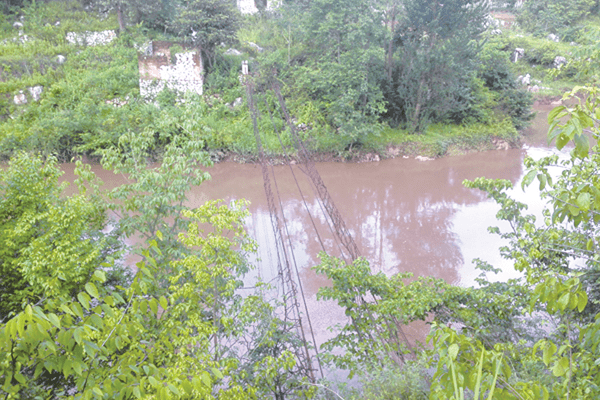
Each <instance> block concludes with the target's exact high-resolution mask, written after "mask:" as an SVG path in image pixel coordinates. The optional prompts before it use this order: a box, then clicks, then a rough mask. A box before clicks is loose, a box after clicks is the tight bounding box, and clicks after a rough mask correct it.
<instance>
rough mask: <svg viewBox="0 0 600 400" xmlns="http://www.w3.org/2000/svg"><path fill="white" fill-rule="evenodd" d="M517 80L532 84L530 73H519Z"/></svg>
mask: <svg viewBox="0 0 600 400" xmlns="http://www.w3.org/2000/svg"><path fill="white" fill-rule="evenodd" d="M517 82H519V83H520V84H521V85H524V86H529V85H531V76H530V75H529V74H527V75H525V76H523V75H519V76H518V77H517Z"/></svg>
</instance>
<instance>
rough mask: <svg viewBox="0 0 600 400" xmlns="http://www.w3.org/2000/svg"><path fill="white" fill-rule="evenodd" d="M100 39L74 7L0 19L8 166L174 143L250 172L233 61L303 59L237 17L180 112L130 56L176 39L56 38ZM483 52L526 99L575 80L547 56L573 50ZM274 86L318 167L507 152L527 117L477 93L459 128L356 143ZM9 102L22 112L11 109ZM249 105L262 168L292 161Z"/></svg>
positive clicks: (356, 136)
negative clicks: (142, 83)
mask: <svg viewBox="0 0 600 400" xmlns="http://www.w3.org/2000/svg"><path fill="white" fill-rule="evenodd" d="M109 29H112V30H117V29H118V23H117V20H116V17H115V16H114V15H113V14H108V15H98V14H97V13H90V12H87V11H85V10H84V9H83V8H82V6H81V5H80V4H79V3H78V2H75V1H67V2H50V3H38V4H37V5H36V4H33V5H31V6H28V7H26V8H23V9H22V10H21V11H20V12H19V13H18V14H14V15H13V14H11V15H3V14H0V68H1V74H2V75H1V79H0V94H1V95H0V157H2V158H8V157H10V156H11V155H12V154H13V153H14V152H15V151H17V150H31V151H41V152H44V153H47V154H56V155H58V156H59V157H60V158H62V159H70V158H71V157H73V156H75V155H78V154H87V155H99V154H100V153H101V152H102V151H103V150H104V149H106V148H108V147H111V146H114V145H116V144H118V142H119V138H120V137H121V136H122V135H123V134H124V133H126V132H134V133H142V132H145V133H148V132H151V133H152V135H154V137H155V146H154V150H155V152H156V153H157V154H159V153H160V152H161V149H162V147H163V146H164V145H165V144H167V143H169V142H170V141H171V140H172V139H173V138H174V137H176V136H181V135H185V136H187V137H189V139H190V140H196V141H201V142H202V143H203V145H204V148H205V149H206V150H208V151H210V152H211V153H212V154H214V155H215V157H214V158H215V159H222V158H224V157H229V158H233V159H237V160H240V161H244V160H246V161H251V160H253V159H255V158H256V154H257V148H256V140H255V137H254V132H253V129H252V120H251V116H250V112H249V109H248V107H247V104H246V98H245V91H244V88H243V87H242V85H241V84H240V81H239V73H240V71H239V70H240V63H241V61H242V60H246V59H249V60H251V67H252V68H259V66H258V65H259V64H261V65H263V64H265V65H269V64H268V63H269V61H270V60H271V61H272V59H273V58H275V59H278V58H281V57H283V58H288V57H289V58H290V59H293V58H294V57H296V58H297V57H299V55H302V54H305V53H304V52H306V48H305V47H304V45H303V44H297V45H296V46H292V47H288V44H289V43H287V42H286V41H285V40H284V38H283V36H281V35H277V34H276V33H277V32H279V31H278V29H279V27H277V26H276V24H275V23H274V22H273V21H272V20H270V19H269V18H266V17H264V16H263V17H247V18H246V19H245V22H244V23H243V24H242V28H241V29H240V30H239V32H238V36H239V42H238V43H237V45H236V48H237V49H238V50H239V51H240V52H241V54H240V55H239V56H231V55H225V54H224V53H225V51H226V48H219V49H218V53H219V54H218V57H217V58H216V63H215V64H214V65H213V66H212V68H210V69H209V70H208V71H207V74H206V79H205V93H204V95H203V96H196V97H187V98H186V99H185V101H183V102H182V101H179V100H178V99H177V96H176V94H174V93H168V92H164V93H162V94H161V95H160V96H159V97H158V99H157V101H156V103H155V104H151V103H150V104H149V103H147V102H146V101H144V100H143V99H142V98H141V97H140V92H139V84H138V77H139V73H138V65H137V53H138V50H137V48H140V47H141V46H142V45H143V44H144V43H147V42H148V41H150V40H156V39H160V40H177V38H176V37H172V36H168V35H165V34H164V33H163V32H159V31H154V30H151V29H147V28H146V27H144V26H143V25H139V26H131V27H129V28H128V32H127V33H125V34H121V35H119V37H118V38H117V39H115V40H114V41H112V42H111V43H110V44H107V45H103V46H96V47H91V46H81V45H75V44H71V43H69V42H68V41H67V40H66V35H67V33H68V32H85V31H88V30H93V31H102V30H109ZM251 42H256V43H258V44H259V45H260V46H264V48H265V49H266V51H265V52H259V51H258V50H257V49H256V48H255V47H253V46H252V45H250V43H251ZM486 43H487V44H486V46H487V47H486V49H487V50H486V51H487V53H486V56H485V57H484V59H485V60H487V61H486V62H488V63H492V64H493V63H494V62H496V61H497V60H499V59H506V58H507V57H508V56H509V54H510V52H511V51H512V49H513V48H515V47H522V48H525V57H523V58H522V59H520V60H519V61H518V62H517V63H515V64H511V65H508V64H506V65H505V64H502V65H505V67H503V68H508V69H509V70H507V71H505V72H506V74H508V75H506V76H507V77H508V76H512V75H510V74H515V75H516V74H517V73H518V74H521V75H525V74H527V73H529V74H530V75H531V78H532V81H533V83H535V82H538V81H539V83H537V85H538V86H540V87H542V89H541V90H540V91H539V93H536V94H535V95H542V96H551V95H558V94H559V93H560V92H561V91H562V90H563V89H565V88H568V87H571V86H572V85H573V84H574V83H575V82H576V81H577V79H576V78H577V76H576V74H575V73H574V72H573V73H567V72H568V71H573V69H574V68H576V67H575V66H573V65H569V66H568V68H567V67H565V69H564V70H562V72H561V71H559V73H557V72H556V71H555V72H551V71H552V68H551V67H552V65H551V64H552V62H553V60H554V58H555V57H556V55H560V54H567V53H568V52H569V50H570V49H572V48H573V47H574V46H573V45H571V44H567V43H555V42H553V41H550V40H547V39H544V38H539V37H535V36H533V35H527V34H524V33H523V32H522V31H519V30H514V29H513V30H504V31H503V33H502V35H500V36H494V37H490V38H489V39H488V41H487V42H486ZM486 57H487V58H486ZM494 60H496V61H494ZM292 64H293V62H292ZM290 65H291V64H290ZM289 68H291V67H289ZM510 69H512V70H510ZM567 70H568V71H567ZM494 71H495V72H494V73H496V72H498V71H496V70H494ZM282 75H283V74H282ZM488 75H490V74H488ZM488 75H485V74H483V75H482V78H481V79H482V82H483V81H485V80H486V79H487V80H491V81H494V79H496V78H497V77H494V76H491V75H490V76H488ZM294 79H295V80H294ZM502 79H508V78H502ZM281 80H282V82H283V83H284V86H283V88H282V91H283V94H284V96H285V97H286V102H287V107H288V109H289V111H290V113H291V115H292V118H293V119H294V122H295V123H296V124H297V126H298V127H299V132H300V135H301V136H302V138H303V140H304V141H305V143H306V144H307V147H309V149H310V150H312V151H313V152H315V153H317V154H318V156H317V157H319V158H321V159H336V160H354V161H361V160H371V159H376V158H386V157H394V156H402V155H411V156H414V155H422V156H426V157H441V156H446V155H453V154H462V153H465V152H469V151H473V150H489V149H494V148H505V147H506V146H507V145H508V146H510V147H515V146H518V144H519V134H518V131H517V129H516V127H515V126H516V122H515V121H517V120H516V119H515V117H514V115H517V114H518V115H519V117H518V118H525V120H526V110H527V109H528V103H527V99H526V96H525V97H523V96H522V95H521V94H519V93H522V92H523V91H524V90H525V89H526V88H525V87H523V88H521V89H511V90H512V92H511V93H512V94H510V95H508V96H507V95H505V94H502V93H501V92H495V91H494V90H492V89H489V88H487V87H484V86H481V88H479V89H478V93H479V95H480V97H481V101H482V102H483V103H481V105H477V107H476V109H475V111H473V112H476V113H478V114H477V115H480V117H477V118H471V119H472V121H470V122H463V123H461V124H456V123H452V122H451V121H448V122H445V123H432V124H430V125H428V126H427V128H426V129H425V130H424V131H422V132H421V133H419V134H415V133H413V132H411V131H410V130H409V129H401V128H399V127H397V128H392V127H390V125H388V124H387V123H386V122H382V121H377V120H372V121H371V122H369V123H364V122H360V124H359V125H360V126H359V125H357V128H356V130H357V131H358V133H357V132H354V131H353V130H352V129H353V126H351V125H352V124H351V123H349V126H341V125H339V124H338V123H337V122H335V121H337V120H339V119H340V118H341V114H340V115H338V116H336V114H335V111H332V109H333V108H335V107H334V106H333V104H334V103H331V102H328V101H326V100H324V99H319V98H315V97H311V96H309V95H307V94H306V93H304V92H303V91H302V90H301V86H300V83H298V80H300V77H297V76H296V77H294V76H292V75H290V73H288V75H287V77H285V76H282V77H281ZM496 80H497V79H496ZM536 80H537V81H536ZM494 82H495V81H494ZM259 84H260V82H259ZM482 85H483V83H482ZM37 86H42V87H43V91H42V93H41V96H40V99H39V100H35V99H34V98H33V96H32V95H31V93H30V89H31V88H34V87H37ZM544 88H546V89H544ZM21 95H23V96H24V97H25V98H26V99H27V103H26V104H15V99H16V98H17V97H18V96H21ZM23 96H21V97H23ZM511 96H512V97H511ZM515 96H516V97H515ZM256 100H257V101H256V102H257V107H258V112H259V129H260V132H261V135H262V141H263V146H264V148H265V150H266V152H267V153H268V154H269V155H270V156H272V157H278V156H281V155H283V154H284V153H293V152H294V146H293V141H292V140H291V137H290V134H289V132H287V129H286V128H285V127H286V124H285V122H284V120H283V118H282V117H281V112H280V111H281V110H280V109H279V104H278V103H277V101H276V99H275V96H274V95H273V94H272V93H270V92H269V91H268V90H264V89H263V90H262V91H260V90H259V92H258V93H257V98H256ZM519 102H521V103H519ZM515 113H517V114H515ZM338 117H339V118H338ZM517 125H518V124H517ZM277 132H279V134H280V137H278V135H277ZM280 140H281V142H280ZM281 143H283V145H284V148H285V150H283V149H282V147H281Z"/></svg>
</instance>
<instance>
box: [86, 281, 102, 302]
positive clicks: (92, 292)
mask: <svg viewBox="0 0 600 400" xmlns="http://www.w3.org/2000/svg"><path fill="white" fill-rule="evenodd" d="M85 290H86V291H87V292H88V293H89V294H90V296H92V297H94V298H96V299H97V298H99V296H98V289H96V285H94V284H93V283H92V282H88V283H86V284H85Z"/></svg>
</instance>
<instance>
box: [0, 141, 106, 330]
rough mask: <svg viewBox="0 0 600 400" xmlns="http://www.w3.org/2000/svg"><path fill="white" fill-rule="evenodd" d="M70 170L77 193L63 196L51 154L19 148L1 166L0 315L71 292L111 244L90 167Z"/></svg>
mask: <svg viewBox="0 0 600 400" xmlns="http://www.w3.org/2000/svg"><path fill="white" fill-rule="evenodd" d="M75 172H76V174H78V175H79V178H78V179H77V181H76V185H77V192H76V193H75V194H74V195H72V196H67V197H64V190H65V189H66V184H59V177H60V176H61V175H62V172H61V171H60V169H59V168H58V166H57V162H56V159H55V158H53V157H49V158H47V159H45V160H44V159H43V158H42V157H40V156H33V155H30V154H27V153H19V154H17V155H15V157H14V158H13V159H11V160H10V162H9V164H8V167H7V168H6V169H1V170H0V283H1V284H0V320H5V319H6V318H8V317H9V316H11V315H13V314H14V313H17V312H19V311H21V310H22V305H23V304H28V303H31V304H35V303H37V302H40V301H44V299H45V298H46V297H48V296H62V295H67V294H70V293H73V292H74V291H75V290H77V289H78V288H80V287H81V285H82V284H84V283H85V282H87V280H89V278H90V276H91V274H92V273H93V272H94V270H96V269H97V268H98V266H99V265H100V264H102V263H103V262H105V261H107V259H108V257H109V256H111V254H112V253H113V252H114V250H115V249H116V248H115V244H114V241H112V240H111V236H112V234H103V233H102V230H103V229H104V227H105V224H106V217H105V212H106V207H105V205H104V204H103V203H102V201H101V199H100V198H99V196H98V193H97V191H96V190H95V189H94V185H95V182H94V181H93V180H90V179H92V177H91V175H90V172H89V166H84V165H82V164H81V163H79V164H78V166H77V168H76V171H75ZM86 183H87V184H88V185H89V184H91V185H92V190H91V191H90V190H88V189H86ZM111 242H112V244H111Z"/></svg>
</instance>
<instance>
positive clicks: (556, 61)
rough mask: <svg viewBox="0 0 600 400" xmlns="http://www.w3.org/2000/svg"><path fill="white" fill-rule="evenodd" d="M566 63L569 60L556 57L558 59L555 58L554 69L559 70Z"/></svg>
mask: <svg viewBox="0 0 600 400" xmlns="http://www.w3.org/2000/svg"><path fill="white" fill-rule="evenodd" d="M566 63H567V59H566V58H565V57H563V56H556V58H554V68H559V67H560V66H561V65H563V64H566Z"/></svg>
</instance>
